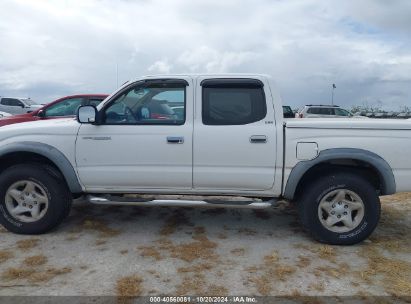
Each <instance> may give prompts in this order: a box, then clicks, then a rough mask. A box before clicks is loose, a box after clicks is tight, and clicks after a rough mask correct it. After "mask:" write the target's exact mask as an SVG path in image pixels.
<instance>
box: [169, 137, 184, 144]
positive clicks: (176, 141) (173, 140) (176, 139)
mask: <svg viewBox="0 0 411 304" xmlns="http://www.w3.org/2000/svg"><path fill="white" fill-rule="evenodd" d="M167 142H168V143H169V144H182V143H184V137H182V136H167Z"/></svg>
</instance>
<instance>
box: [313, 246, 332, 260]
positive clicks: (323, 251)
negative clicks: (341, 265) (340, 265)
mask: <svg viewBox="0 0 411 304" xmlns="http://www.w3.org/2000/svg"><path fill="white" fill-rule="evenodd" d="M317 253H318V255H319V257H320V258H321V259H324V260H328V261H330V262H334V261H335V256H336V252H335V249H334V247H331V246H329V245H324V246H321V247H320V248H318V249H317Z"/></svg>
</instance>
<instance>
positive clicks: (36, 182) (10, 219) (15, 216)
mask: <svg viewBox="0 0 411 304" xmlns="http://www.w3.org/2000/svg"><path fill="white" fill-rule="evenodd" d="M70 207H71V194H70V193H69V191H68V189H67V186H66V184H65V182H64V180H63V179H62V178H61V176H60V175H59V173H58V172H57V171H56V170H55V169H54V168H52V167H45V166H44V165H40V164H38V165H37V164H21V165H16V166H12V167H10V168H8V169H6V170H5V171H4V172H2V174H1V175H0V223H1V224H2V225H3V226H4V227H5V228H6V229H8V230H9V231H12V232H15V233H19V234H41V233H45V232H48V231H49V230H51V229H53V228H54V227H56V226H57V225H59V224H60V223H61V221H62V220H63V219H64V218H65V216H66V215H67V214H68V212H69V211H70Z"/></svg>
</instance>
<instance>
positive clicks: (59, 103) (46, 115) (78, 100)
mask: <svg viewBox="0 0 411 304" xmlns="http://www.w3.org/2000/svg"><path fill="white" fill-rule="evenodd" d="M107 96H108V95H106V94H82V95H71V96H66V97H63V98H60V99H57V100H55V101H53V102H51V103H49V104H47V105H45V106H44V107H42V108H40V109H38V110H36V111H34V112H31V113H26V114H21V115H14V116H9V117H4V118H1V119H0V127H2V126H6V125H11V124H15V123H20V122H28V121H36V120H42V119H55V118H62V117H71V116H73V117H74V116H76V111H77V109H78V107H80V106H82V105H95V106H97V105H98V104H100V102H102V101H103V100H104V99H105V98H106V97H107Z"/></svg>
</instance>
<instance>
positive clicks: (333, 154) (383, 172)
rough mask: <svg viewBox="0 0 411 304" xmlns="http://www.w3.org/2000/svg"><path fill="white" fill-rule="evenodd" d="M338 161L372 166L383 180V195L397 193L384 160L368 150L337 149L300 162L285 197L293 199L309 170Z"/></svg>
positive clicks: (294, 170)
mask: <svg viewBox="0 0 411 304" xmlns="http://www.w3.org/2000/svg"><path fill="white" fill-rule="evenodd" d="M337 159H353V160H359V161H363V162H366V163H368V164H370V165H371V166H372V167H374V168H375V169H376V170H377V171H378V173H379V176H380V179H381V180H382V189H381V192H382V193H381V194H383V195H389V194H394V193H395V191H396V184H395V177H394V174H393V172H392V169H391V167H390V165H389V164H388V163H387V162H386V161H385V160H384V159H383V158H381V157H380V156H378V155H377V154H375V153H372V152H370V151H367V150H362V149H353V148H336V149H329V150H323V151H321V152H320V154H319V155H318V157H317V158H315V159H312V160H309V161H302V162H299V163H298V164H297V165H296V166H295V167H294V168H293V169H292V170H291V173H290V176H289V177H288V180H287V185H286V186H285V190H284V194H283V196H284V197H285V198H287V199H293V198H294V194H295V191H296V189H297V185H298V183H299V182H300V180H301V178H302V177H303V175H304V174H305V173H306V172H307V171H308V170H309V169H311V168H312V167H314V166H315V165H317V164H320V163H322V162H326V161H330V160H337Z"/></svg>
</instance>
